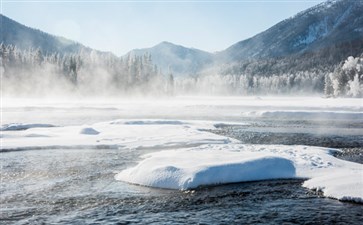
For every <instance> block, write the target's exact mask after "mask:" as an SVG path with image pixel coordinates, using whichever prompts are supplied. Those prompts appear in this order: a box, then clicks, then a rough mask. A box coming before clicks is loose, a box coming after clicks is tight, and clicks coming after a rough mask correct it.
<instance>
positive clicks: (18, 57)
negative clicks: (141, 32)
mask: <svg viewBox="0 0 363 225" xmlns="http://www.w3.org/2000/svg"><path fill="white" fill-rule="evenodd" d="M0 70H1V75H2V88H3V91H4V93H5V94H20V95H21V94H52V93H53V94H58V93H59V94H63V93H71V94H90V95H102V94H154V95H164V94H170V93H172V92H173V90H171V89H172V87H173V84H171V83H170V82H173V75H172V74H163V73H162V71H160V70H159V69H158V68H157V66H156V65H154V64H153V62H152V58H151V55H150V54H145V55H143V56H133V57H130V56H127V57H125V58H119V57H116V56H114V55H112V54H108V53H99V52H96V51H92V52H90V53H89V52H88V53H87V52H79V53H77V54H64V55H60V54H58V53H54V54H43V53H42V52H41V51H40V50H39V49H29V50H20V49H18V48H17V47H16V46H13V45H4V44H0Z"/></svg>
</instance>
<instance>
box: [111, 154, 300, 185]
mask: <svg viewBox="0 0 363 225" xmlns="http://www.w3.org/2000/svg"><path fill="white" fill-rule="evenodd" d="M145 158H146V159H144V160H143V161H141V162H140V163H139V164H138V165H137V166H135V167H133V168H130V169H126V170H124V171H122V172H121V173H119V174H117V175H116V176H115V178H116V179H118V180H122V181H126V182H129V183H133V184H140V185H145V186H151V187H158V188H168V189H180V190H185V189H191V188H197V187H199V186H205V185H216V184H225V183H234V182H242V181H256V180H266V179H274V178H294V177H295V167H294V165H293V162H292V161H290V160H288V159H285V158H282V157H278V156H274V155H268V154H262V153H257V154H256V153H253V152H247V151H246V152H231V151H219V150H213V149H212V150H210V149H207V150H199V149H187V150H171V151H162V152H157V153H152V154H148V155H146V156H145Z"/></svg>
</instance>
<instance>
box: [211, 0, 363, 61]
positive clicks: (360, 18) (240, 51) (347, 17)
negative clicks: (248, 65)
mask: <svg viewBox="0 0 363 225" xmlns="http://www.w3.org/2000/svg"><path fill="white" fill-rule="evenodd" d="M362 37H363V1H360V0H330V1H327V2H324V3H321V4H319V5H317V6H314V7H312V8H309V9H307V10H305V11H303V12H301V13H298V14H297V15H296V16H294V17H292V18H289V19H286V20H284V21H282V22H280V23H278V24H276V25H275V26H273V27H271V28H269V29H268V30H266V31H264V32H262V33H260V34H257V35H255V36H254V37H252V38H249V39H247V40H244V41H240V42H238V43H236V44H234V45H232V46H231V47H229V48H227V49H226V50H224V51H222V52H220V53H219V54H218V58H219V59H220V60H222V61H227V62H231V61H243V60H247V59H267V58H273V57H286V56H289V55H293V54H303V53H308V52H313V51H317V50H321V49H325V48H330V47H332V46H344V45H345V43H355V42H359V43H361V41H362V39H363V38H362ZM359 45H360V44H358V48H360V51H361V50H362V49H363V47H362V46H359Z"/></svg>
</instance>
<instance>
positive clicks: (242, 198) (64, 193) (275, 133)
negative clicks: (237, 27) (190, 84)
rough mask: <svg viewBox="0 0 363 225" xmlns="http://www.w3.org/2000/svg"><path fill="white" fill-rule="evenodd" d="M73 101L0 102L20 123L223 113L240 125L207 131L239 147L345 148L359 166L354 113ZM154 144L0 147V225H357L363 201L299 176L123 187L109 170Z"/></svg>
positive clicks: (7, 118)
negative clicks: (189, 186) (303, 114)
mask: <svg viewBox="0 0 363 225" xmlns="http://www.w3.org/2000/svg"><path fill="white" fill-rule="evenodd" d="M203 101H204V100H203ZM221 102H222V103H224V101H221ZM233 102H235V100H233ZM22 104H23V103H22ZM246 104H247V103H246ZM286 104H287V103H286ZM309 104H310V103H309ZM131 106H132V105H131ZM62 107H63V106H62ZM72 107H73V106H72ZM72 107H70V108H64V107H63V108H60V107H58V106H55V107H54V108H44V107H43V106H41V107H38V108H11V107H10V108H6V109H3V115H4V117H3V119H4V121H3V122H4V123H10V122H19V118H20V120H21V121H22V122H28V123H29V122H30V123H37V122H39V121H42V122H43V123H48V122H49V123H52V124H56V125H67V124H82V123H94V122H97V121H109V120H113V119H117V118H128V117H132V116H131V115H133V117H134V118H136V117H137V118H145V115H147V116H148V117H147V118H173V119H174V118H177V119H210V120H224V119H228V120H229V121H236V122H238V123H239V125H225V124H220V125H218V126H216V129H214V130H209V132H214V133H217V134H221V135H224V136H228V137H232V138H236V139H238V140H240V141H241V142H243V143H247V144H285V145H295V144H299V145H311V146H323V147H332V148H338V149H342V150H343V151H342V152H341V153H339V154H338V155H337V157H340V158H343V159H346V160H350V161H355V162H358V163H363V160H362V159H363V150H362V148H363V137H362V135H361V134H362V132H363V123H362V120H360V122H356V121H353V122H352V120H347V121H345V120H339V121H336V120H296V119H269V118H267V119H266V118H242V117H241V109H244V110H246V109H245V107H244V106H238V107H236V106H234V105H233V107H232V106H231V107H229V108H228V107H226V106H225V107H222V108H218V107H212V108H211V107H206V106H203V107H201V106H190V107H189V106H188V107H183V108H175V107H176V106H175V105H173V106H172V107H170V108H168V110H166V111H164V116H160V114H154V112H155V113H159V112H160V109H159V108H158V106H155V109H154V108H151V107H150V110H149V112H146V113H145V112H144V111H141V110H133V112H135V114H130V112H129V111H128V110H129V109H127V110H126V106H125V107H124V108H122V106H120V107H119V108H118V109H113V108H104V109H98V108H97V109H92V108H85V109H81V110H79V109H74V107H73V108H72ZM137 107H139V106H137ZM190 108H193V110H190V112H189V115H188V116H185V117H183V116H179V117H175V116H174V115H173V113H174V114H175V115H181V114H180V111H182V112H188V111H187V110H189V109H190ZM194 108H195V109H194ZM217 109H218V113H217V111H216V110H217ZM72 110H73V111H72ZM203 110H205V112H204V111H203ZM248 110H250V109H248ZM253 110H256V107H255V108H253ZM357 110H358V111H359V110H360V108H359V109H357ZM210 112H215V113H214V114H212V113H210ZM198 113H199V114H198ZM227 113H229V114H228V115H227ZM144 114H145V115H144ZM45 115H46V116H45ZM192 115H193V116H192ZM194 115H195V116H194ZM14 132H17V131H14ZM163 150H167V149H163ZM152 151H158V150H157V149H144V150H136V149H102V148H99V149H42V150H26V149H25V150H24V151H9V152H2V153H0V162H1V171H0V172H1V173H0V176H1V177H0V179H1V182H0V194H1V195H0V204H1V205H0V208H1V209H0V224H4V225H5V224H6V225H7V224H361V221H362V219H363V205H361V204H355V203H350V202H341V201H337V200H334V199H329V198H325V197H323V196H322V195H321V193H315V192H313V191H310V190H308V189H306V188H303V187H302V186H301V184H302V182H303V180H270V181H259V182H247V183H236V184H229V185H221V186H213V187H203V188H199V189H196V190H192V191H177V190H163V189H155V188H147V187H142V186H136V185H130V184H127V183H123V182H121V181H117V180H115V179H114V175H115V174H116V173H117V172H120V171H121V170H123V169H125V168H128V167H131V166H134V165H135V164H136V163H137V162H138V161H139V160H140V158H139V157H140V156H141V155H143V154H145V153H149V152H152Z"/></svg>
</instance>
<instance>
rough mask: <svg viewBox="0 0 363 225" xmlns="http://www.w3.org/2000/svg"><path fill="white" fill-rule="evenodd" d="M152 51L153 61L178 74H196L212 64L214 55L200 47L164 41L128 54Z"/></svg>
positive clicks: (141, 53)
mask: <svg viewBox="0 0 363 225" xmlns="http://www.w3.org/2000/svg"><path fill="white" fill-rule="evenodd" d="M145 53H150V54H151V57H152V59H153V62H154V63H155V64H156V65H158V67H159V68H160V69H162V70H163V71H169V70H171V72H172V73H174V74H175V75H176V76H182V75H183V76H184V75H194V74H196V73H197V72H199V71H201V70H202V69H203V68H204V67H205V66H207V65H211V64H212V62H213V58H214V55H213V54H211V53H208V52H205V51H202V50H199V49H195V48H187V47H184V46H182V45H176V44H174V43H171V42H168V41H163V42H161V43H159V44H157V45H155V46H153V47H151V48H143V49H134V50H132V51H130V52H129V53H127V54H126V55H136V56H141V55H143V54H145Z"/></svg>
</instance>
